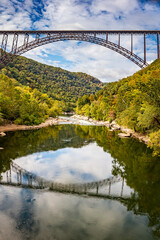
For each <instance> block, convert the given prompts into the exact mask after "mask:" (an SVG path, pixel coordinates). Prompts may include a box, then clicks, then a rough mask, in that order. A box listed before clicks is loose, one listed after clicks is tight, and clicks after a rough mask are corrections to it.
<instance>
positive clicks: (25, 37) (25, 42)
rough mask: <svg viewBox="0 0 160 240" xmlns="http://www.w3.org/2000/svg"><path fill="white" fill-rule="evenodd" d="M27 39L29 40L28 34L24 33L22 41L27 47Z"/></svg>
mask: <svg viewBox="0 0 160 240" xmlns="http://www.w3.org/2000/svg"><path fill="white" fill-rule="evenodd" d="M28 41H29V34H28V33H26V34H25V36H24V43H23V45H24V46H25V47H27V45H28Z"/></svg>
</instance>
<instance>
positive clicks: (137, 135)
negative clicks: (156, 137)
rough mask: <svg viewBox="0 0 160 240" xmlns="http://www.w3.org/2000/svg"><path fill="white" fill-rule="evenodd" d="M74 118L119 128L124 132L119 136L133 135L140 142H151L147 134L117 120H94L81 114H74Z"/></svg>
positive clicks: (112, 128)
mask: <svg viewBox="0 0 160 240" xmlns="http://www.w3.org/2000/svg"><path fill="white" fill-rule="evenodd" d="M72 118H74V119H77V120H78V121H80V120H83V121H88V122H89V123H92V124H94V125H98V126H106V127H107V128H110V130H111V131H116V130H119V131H121V132H122V133H119V134H118V135H119V137H133V138H136V139H138V140H139V141H140V142H144V143H145V144H148V143H149V142H150V139H149V137H148V136H147V135H144V134H141V133H138V132H134V131H133V130H132V129H129V128H126V127H124V126H120V125H118V124H116V122H115V121H112V122H111V123H110V122H109V121H98V120H94V119H92V118H88V117H85V116H80V115H74V116H72Z"/></svg>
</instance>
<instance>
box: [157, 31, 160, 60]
mask: <svg viewBox="0 0 160 240" xmlns="http://www.w3.org/2000/svg"><path fill="white" fill-rule="evenodd" d="M157 58H158V59H159V58H160V53H159V32H157Z"/></svg>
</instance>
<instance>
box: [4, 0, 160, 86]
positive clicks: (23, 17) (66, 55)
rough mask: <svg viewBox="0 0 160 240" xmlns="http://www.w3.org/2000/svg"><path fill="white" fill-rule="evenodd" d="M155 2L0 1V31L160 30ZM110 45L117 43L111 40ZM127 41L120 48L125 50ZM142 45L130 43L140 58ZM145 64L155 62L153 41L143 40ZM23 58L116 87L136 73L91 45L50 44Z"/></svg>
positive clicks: (137, 40) (159, 5)
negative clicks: (109, 83) (75, 72)
mask: <svg viewBox="0 0 160 240" xmlns="http://www.w3.org/2000/svg"><path fill="white" fill-rule="evenodd" d="M159 26H160V3H159V1H158V0H157V1H156V0H153V1H150V0H141V1H140V0H114V1H113V0H90V1H89V0H41V1H38V0H23V1H20V0H0V29H1V30H3V29H5V30H8V29H9V30H16V29H26V30H27V29H28V30H38V29H41V30H43V29H50V30H54V29H61V30H65V29H97V30H98V29H104V30H105V29H106V30H107V29H160V27H159ZM110 40H112V41H115V42H116V41H117V39H115V38H114V37H111V39H110ZM129 43H130V38H129V36H128V37H123V38H122V41H121V44H122V46H125V47H128V48H129ZM142 49H143V39H142V38H140V37H135V38H134V52H135V53H136V54H138V55H139V56H141V57H142V56H143V55H142ZM147 49H148V53H147V61H148V62H149V63H150V62H151V61H153V60H154V59H155V58H156V45H155V41H154V38H147ZM25 56H26V57H29V58H32V59H35V60H37V61H39V62H42V63H46V64H49V65H53V66H59V67H62V68H65V69H67V70H70V71H81V72H86V73H88V74H91V75H93V76H95V77H97V78H99V79H100V80H102V81H104V82H109V81H115V80H118V79H121V78H122V77H125V76H128V75H131V74H132V73H134V72H135V71H137V70H139V67H137V66H136V65H135V64H134V63H132V62H130V61H129V60H127V59H125V58H124V57H122V56H120V55H119V54H117V53H115V52H113V51H111V50H109V49H106V48H103V47H101V46H97V45H94V44H89V43H85V42H84V43H81V44H78V43H77V42H75V41H65V42H59V43H52V44H49V45H45V46H42V47H39V48H37V49H34V50H32V51H30V52H28V53H26V54H25Z"/></svg>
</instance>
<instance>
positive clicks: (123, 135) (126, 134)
mask: <svg viewBox="0 0 160 240" xmlns="http://www.w3.org/2000/svg"><path fill="white" fill-rule="evenodd" d="M130 136H131V134H130V133H118V137H121V138H126V137H130Z"/></svg>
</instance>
